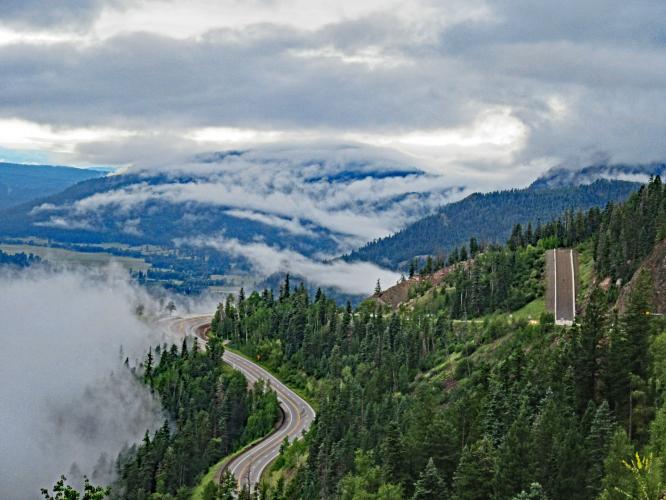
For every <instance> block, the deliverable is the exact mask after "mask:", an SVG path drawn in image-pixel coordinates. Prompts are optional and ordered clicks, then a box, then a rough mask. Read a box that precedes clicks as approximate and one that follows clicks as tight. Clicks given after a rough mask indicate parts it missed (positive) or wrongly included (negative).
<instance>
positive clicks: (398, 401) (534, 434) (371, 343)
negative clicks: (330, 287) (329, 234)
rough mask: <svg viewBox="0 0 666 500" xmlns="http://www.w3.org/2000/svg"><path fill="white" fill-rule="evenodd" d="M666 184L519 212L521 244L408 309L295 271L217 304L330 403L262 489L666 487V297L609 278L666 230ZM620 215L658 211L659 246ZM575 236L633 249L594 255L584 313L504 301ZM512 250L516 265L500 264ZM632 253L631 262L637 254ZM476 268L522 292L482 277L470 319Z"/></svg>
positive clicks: (566, 492) (474, 493) (538, 492)
mask: <svg viewBox="0 0 666 500" xmlns="http://www.w3.org/2000/svg"><path fill="white" fill-rule="evenodd" d="M664 200H666V190H664V187H663V186H662V184H661V182H660V180H659V179H656V180H655V181H653V182H651V183H650V184H649V185H648V186H646V187H644V188H643V189H642V190H641V191H640V192H639V193H637V194H635V195H633V196H632V197H631V198H630V199H629V200H628V201H627V202H626V203H625V204H620V205H617V206H610V207H608V208H607V209H606V210H603V211H599V210H596V211H591V212H590V213H588V214H582V213H581V214H580V216H578V215H574V214H572V213H569V214H565V215H563V216H562V217H561V218H560V219H557V220H555V221H553V222H551V223H549V224H545V225H544V226H543V227H542V233H541V235H540V237H539V238H538V239H537V238H536V237H535V236H534V232H532V233H531V235H530V236H529V237H527V236H526V233H527V231H525V230H524V229H522V228H521V227H520V226H516V227H515V228H514V230H513V234H512V237H511V240H510V241H509V243H508V244H507V245H506V246H505V247H494V248H488V249H486V250H485V251H480V252H481V253H479V254H478V255H476V256H475V260H474V263H473V264H472V265H469V264H465V265H463V264H458V266H459V269H460V273H461V274H458V275H456V274H455V273H454V274H452V275H451V278H450V280H449V281H447V282H445V283H444V284H443V285H441V286H439V287H434V288H433V290H430V291H429V292H428V293H427V294H424V295H423V296H422V300H421V301H416V302H415V304H414V305H413V307H410V308H402V309H400V310H398V311H393V312H391V311H390V310H389V309H387V308H385V307H383V306H381V305H379V304H377V303H374V302H366V303H364V304H362V305H361V306H360V307H359V308H358V309H356V310H353V309H352V308H351V307H350V306H347V307H346V308H342V309H340V308H338V306H336V304H335V302H334V301H332V300H330V299H328V298H327V297H326V296H325V295H324V294H323V293H317V294H316V295H315V296H314V297H310V296H308V294H307V292H306V291H305V289H303V288H302V287H299V288H296V289H293V288H292V287H291V285H290V284H289V282H288V280H287V281H286V282H285V283H284V285H283V286H282V289H281V293H280V294H279V296H278V297H273V296H272V294H271V293H270V292H264V293H263V294H258V293H253V294H251V295H250V296H249V297H247V298H245V297H242V298H239V299H233V298H230V299H229V300H228V301H227V302H226V304H225V305H223V306H221V307H220V309H219V310H218V313H217V315H216V320H215V325H216V331H217V335H218V336H219V337H229V338H231V339H232V341H233V342H234V343H235V344H236V345H237V346H238V347H240V348H242V349H243V350H245V351H246V352H247V353H248V354H250V355H252V356H256V358H257V359H260V360H262V362H263V363H265V364H266V365H267V366H268V367H270V368H272V369H273V370H275V371H276V372H278V373H279V374H280V375H281V376H282V377H283V378H284V380H285V381H287V382H289V383H291V384H292V385H295V386H298V387H301V388H302V389H303V390H304V391H305V392H306V394H309V395H310V397H312V398H313V399H316V401H318V403H319V416H318V419H317V422H316V425H315V426H314V428H313V430H312V431H311V433H310V435H309V436H308V438H307V440H306V442H305V443H304V444H296V445H293V446H291V447H290V448H288V449H286V450H284V453H283V454H282V456H281V457H280V458H279V459H278V461H277V462H276V464H275V466H274V467H273V471H272V475H271V477H272V483H271V486H270V488H269V491H268V492H267V491H265V490H264V491H262V498H278V499H279V498H290V499H291V498H304V499H306V498H307V499H310V498H346V499H360V498H364V499H366V498H376V499H379V498H382V499H391V498H396V499H397V498H414V499H441V498H464V499H484V498H498V499H506V498H508V499H511V498H516V499H523V498H552V499H559V498H580V499H587V498H597V497H599V498H604V499H621V498H646V499H655V500H656V499H657V498H661V495H662V494H663V492H664V491H666V444H665V443H666V441H665V438H664V436H666V404H665V401H666V399H665V397H666V392H665V390H664V388H665V387H666V366H665V365H664V360H665V359H666V351H665V346H666V322H665V321H664V319H663V318H661V317H659V316H655V315H653V314H652V311H653V309H652V305H651V303H650V297H651V288H652V283H651V276H650V275H649V274H648V273H647V272H643V271H641V272H640V273H639V274H638V275H637V276H636V277H635V283H636V285H635V286H634V287H633V289H632V291H631V294H630V296H629V298H628V301H627V304H626V307H625V309H624V312H623V313H621V314H620V313H618V312H617V310H615V309H614V308H613V305H614V303H615V297H616V295H617V294H616V292H615V291H614V290H613V287H611V288H610V289H607V290H606V289H604V288H599V287H595V286H594V283H596V282H600V281H601V280H602V278H604V277H605V276H606V275H608V274H610V275H611V276H615V273H618V272H626V273H628V274H631V269H634V270H635V269H637V268H638V264H639V263H640V259H641V256H644V255H647V253H649V251H650V249H651V248H652V247H654V245H655V244H656V243H657V242H659V241H661V240H663V238H664V236H666V233H665V232H664V230H665V229H666V206H665V205H664V202H665V201H664ZM571 220H573V221H578V223H577V224H572V223H570V221H571ZM617 220H621V221H627V223H628V221H633V224H634V226H636V227H637V228H640V227H642V226H643V225H645V224H648V222H649V220H654V221H655V224H654V228H653V229H650V232H649V233H648V235H647V236H645V239H644V240H642V241H643V242H644V245H640V244H638V245H635V246H632V245H633V240H634V238H635V235H634V234H633V233H631V232H626V231H625V232H620V233H618V236H617V237H616V238H615V239H610V238H606V236H605V235H606V234H607V232H608V231H612V230H613V229H612V228H614V227H615V224H616V223H617ZM567 221H569V223H567ZM650 238H651V239H650ZM562 243H568V244H574V245H575V244H578V243H582V244H585V245H593V246H594V248H596V251H595V252H594V253H595V254H598V255H601V253H600V252H599V249H600V248H608V252H609V255H615V256H617V260H614V259H611V260H610V261H609V262H611V264H608V263H606V261H604V259H601V260H597V261H595V262H594V264H593V265H594V272H595V275H596V279H593V280H592V281H591V283H590V287H591V289H590V293H589V296H588V297H587V299H586V300H587V302H586V305H585V311H584V313H583V314H582V315H581V316H580V317H579V319H578V321H577V323H576V324H575V325H574V326H573V327H571V328H563V327H557V326H555V325H554V323H553V318H552V315H549V314H543V315H542V316H541V317H540V318H539V321H532V322H528V321H527V320H524V319H511V318H510V317H509V316H507V315H488V314H487V313H489V312H492V311H511V310H514V309H515V308H516V307H518V306H520V305H521V304H522V303H524V302H525V301H526V300H528V299H529V296H530V295H529V294H535V295H538V294H539V293H540V291H539V290H538V286H537V285H536V283H537V282H538V275H539V272H540V269H541V266H542V262H541V260H540V252H541V251H542V250H543V249H544V248H545V247H547V246H549V245H558V244H562ZM627 256H629V257H630V259H629V260H630V263H628V264H626V257H627ZM497 259H499V260H498V262H504V263H505V266H506V267H507V268H508V269H510V270H511V272H510V273H509V276H511V279H510V280H507V279H505V277H504V278H503V277H501V276H499V279H498V280H497V281H494V279H495V277H494V273H495V272H496V270H497V266H495V265H494V264H493V262H496V261H497ZM621 262H622V263H623V264H622V266H625V265H626V266H628V267H626V268H625V267H621V271H620V268H618V267H617V266H616V265H619V263H621ZM516 273H517V274H516ZM474 275H476V276H477V278H478V282H479V283H486V284H488V286H489V287H490V290H495V288H494V286H495V285H491V283H493V282H495V283H496V284H500V283H501V284H502V285H503V286H504V290H505V292H503V293H500V292H497V295H496V296H495V297H494V298H492V296H491V297H489V295H488V293H489V292H488V288H484V287H477V288H476V291H475V292H474V293H472V292H471V290H470V292H469V293H465V294H463V301H462V304H463V308H464V310H465V315H466V317H467V318H468V319H469V321H459V320H454V318H455V317H459V316H460V315H461V310H460V309H457V308H458V307H459V306H458V305H455V304H456V301H451V302H449V303H447V302H446V300H447V299H446V297H448V296H450V297H451V298H454V297H455V298H458V300H459V297H460V295H459V294H460V289H461V288H464V287H465V286H468V284H469V283H468V282H466V283H467V284H465V283H463V282H462V281H461V280H463V281H465V280H467V279H468V278H469V277H470V276H474ZM463 278H464V279H463ZM514 278H515V279H514ZM507 281H509V283H508V286H507V283H506V282H507ZM472 282H474V280H472ZM475 294H477V295H478V296H479V297H480V299H482V300H481V301H480V302H474V301H473V300H472V297H473V296H474V295H475ZM515 297H518V299H515Z"/></svg>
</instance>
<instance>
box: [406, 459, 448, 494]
mask: <svg viewBox="0 0 666 500" xmlns="http://www.w3.org/2000/svg"><path fill="white" fill-rule="evenodd" d="M441 498H446V486H445V484H444V481H443V480H442V477H441V476H440V475H439V472H438V471H437V468H436V467H435V463H434V462H433V459H432V458H429V459H428V464H427V465H426V468H425V470H424V471H423V472H422V473H421V475H420V476H419V480H418V481H417V482H416V483H415V484H414V496H412V500H439V499H441Z"/></svg>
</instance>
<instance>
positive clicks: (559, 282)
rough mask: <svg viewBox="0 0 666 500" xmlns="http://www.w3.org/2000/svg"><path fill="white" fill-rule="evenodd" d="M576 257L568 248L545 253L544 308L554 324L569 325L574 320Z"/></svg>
mask: <svg viewBox="0 0 666 500" xmlns="http://www.w3.org/2000/svg"><path fill="white" fill-rule="evenodd" d="M577 269H578V256H577V254H576V252H575V251H574V250H571V249H569V248H558V249H556V250H548V251H547V252H546V281H547V288H546V308H547V309H548V310H549V311H550V312H552V313H553V314H554V316H555V322H556V323H557V324H560V325H569V324H571V323H573V321H574V319H575V318H576V279H577V273H576V270H577Z"/></svg>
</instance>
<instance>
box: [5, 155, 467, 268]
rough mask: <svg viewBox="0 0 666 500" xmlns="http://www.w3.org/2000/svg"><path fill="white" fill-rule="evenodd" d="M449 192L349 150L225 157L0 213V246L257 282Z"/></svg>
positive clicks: (389, 162) (139, 173)
mask: <svg viewBox="0 0 666 500" xmlns="http://www.w3.org/2000/svg"><path fill="white" fill-rule="evenodd" d="M456 192H457V189H456V188H452V187H451V186H450V185H449V184H448V183H447V181H446V180H445V179H442V178H441V177H437V176H433V175H431V174H428V173H425V172H423V171H421V170H419V169H418V168H415V167H412V166H410V165H409V164H408V163H405V161H403V160H402V159H396V158H395V157H382V156H381V155H379V157H377V156H376V155H375V156H373V155H370V154H368V152H367V151H366V150H359V149H358V148H354V147H340V148H337V149H335V150H333V151H331V150H325V151H303V150H297V151H282V150H278V151H266V150H260V151H257V150H255V151H230V152H223V153H211V154H206V155H199V156H197V157H196V158H194V159H193V160H192V162H191V163H188V164H184V165H177V166H173V167H165V168H162V169H160V170H159V171H156V170H130V171H128V172H127V173H123V174H119V175H112V176H108V177H101V178H96V179H89V180H86V181H84V182H80V183H78V184H75V185H74V186H71V187H69V188H67V189H66V190H64V191H62V192H60V193H57V194H54V195H51V196H47V197H44V198H42V199H40V200H36V201H32V202H30V203H27V204H23V205H21V206H17V207H12V208H10V209H9V210H6V211H4V212H0V238H4V239H12V238H29V237H36V238H43V239H48V240H50V241H52V242H55V243H59V244H66V245H70V246H71V245H80V244H100V243H122V244H126V245H130V246H140V245H153V246H157V247H160V248H163V249H168V250H169V252H172V253H173V252H177V253H178V254H179V257H183V258H185V256H187V255H189V256H192V255H197V256H199V257H202V259H205V262H206V263H211V262H213V261H214V262H215V263H216V264H218V267H216V269H215V270H216V271H218V272H225V271H228V270H231V271H244V270H247V269H249V268H250V267H259V268H260V270H261V271H266V270H265V267H266V264H265V263H266V261H270V260H271V259H277V258H285V257H280V254H279V252H282V251H286V250H289V251H292V252H297V253H299V254H302V255H304V256H307V257H309V258H313V259H317V260H318V259H321V258H327V257H330V256H334V255H339V254H341V253H344V252H346V251H349V250H350V249H351V248H354V247H356V246H358V245H359V244H360V243H362V242H364V241H367V240H368V239H370V238H372V237H376V236H377V235H378V234H387V233H389V232H391V231H395V230H397V229H399V228H400V227H402V226H403V225H404V224H406V223H408V222H410V221H412V220H416V219H419V218H421V217H423V216H424V215H427V214H428V213H432V211H434V210H436V209H437V207H439V206H441V205H442V204H443V203H445V202H446V201H447V200H448V199H449V198H450V196H452V195H455V193H456ZM213 242H216V243H217V244H216V245H212V243H213ZM220 242H221V243H220ZM259 245H261V246H259ZM267 251H271V252H272V254H271V255H272V256H269V257H265V254H264V253H265V252H267ZM261 252H264V253H261ZM275 255H278V257H275ZM209 267H210V266H209ZM270 272H272V269H269V270H268V272H267V273H265V274H270Z"/></svg>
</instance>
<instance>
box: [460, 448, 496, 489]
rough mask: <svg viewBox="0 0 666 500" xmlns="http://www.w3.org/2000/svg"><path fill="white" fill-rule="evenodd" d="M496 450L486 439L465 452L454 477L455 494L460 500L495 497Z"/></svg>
mask: <svg viewBox="0 0 666 500" xmlns="http://www.w3.org/2000/svg"><path fill="white" fill-rule="evenodd" d="M495 460H496V457H495V449H494V447H493V443H492V441H491V439H490V438H489V437H484V438H483V439H481V440H480V441H478V442H477V443H474V444H473V445H472V446H466V447H465V449H464V450H463V453H462V456H461V457H460V462H459V463H458V468H457V469H456V472H455V474H454V476H453V494H454V495H455V498H457V499H459V500H484V499H486V498H492V496H493V478H494V476H495Z"/></svg>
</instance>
